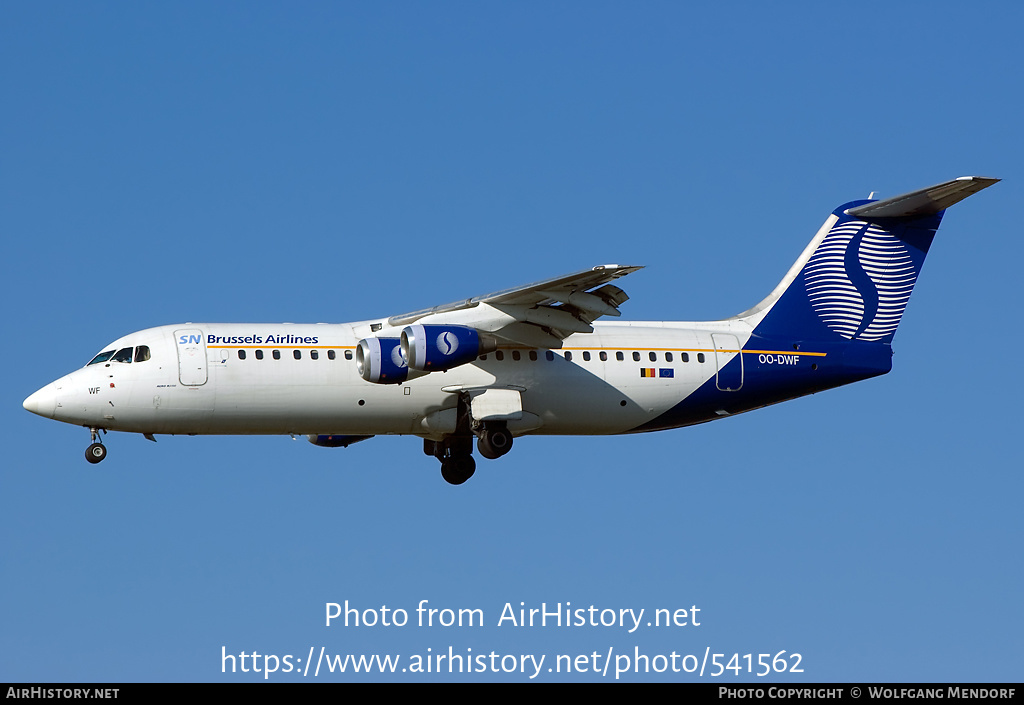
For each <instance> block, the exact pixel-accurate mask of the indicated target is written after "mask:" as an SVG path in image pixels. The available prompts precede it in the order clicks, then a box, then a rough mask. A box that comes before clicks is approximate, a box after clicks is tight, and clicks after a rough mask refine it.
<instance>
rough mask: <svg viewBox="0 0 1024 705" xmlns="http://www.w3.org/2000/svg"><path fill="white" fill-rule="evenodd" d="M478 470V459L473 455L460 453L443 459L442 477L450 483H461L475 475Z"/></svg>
mask: <svg viewBox="0 0 1024 705" xmlns="http://www.w3.org/2000/svg"><path fill="white" fill-rule="evenodd" d="M475 472H476V461H475V460H473V456H472V455H459V456H455V457H453V458H448V459H447V460H443V461H441V477H443V478H444V481H445V482H447V483H448V484H449V485H461V484H462V483H463V482H465V481H466V480H468V479H469V478H471V477H473V473H475Z"/></svg>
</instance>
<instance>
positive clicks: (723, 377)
mask: <svg viewBox="0 0 1024 705" xmlns="http://www.w3.org/2000/svg"><path fill="white" fill-rule="evenodd" d="M711 339H712V340H713V341H714V345H715V365H717V367H718V376H717V377H716V382H715V383H716V385H717V386H718V388H719V389H721V390H722V391H723V392H735V391H737V390H738V389H739V388H740V387H742V386H743V353H741V352H740V341H739V339H737V338H736V336H735V335H732V334H731V333H712V334H711Z"/></svg>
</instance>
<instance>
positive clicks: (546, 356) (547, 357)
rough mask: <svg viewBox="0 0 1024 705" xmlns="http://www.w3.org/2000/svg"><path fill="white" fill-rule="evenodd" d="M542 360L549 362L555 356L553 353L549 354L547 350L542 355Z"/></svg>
mask: <svg viewBox="0 0 1024 705" xmlns="http://www.w3.org/2000/svg"><path fill="white" fill-rule="evenodd" d="M544 358H545V359H546V360H548V361H549V362H550V361H551V360H554V359H555V354H554V353H553V352H551V351H550V350H547V351H545V353H544Z"/></svg>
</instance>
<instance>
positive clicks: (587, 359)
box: [583, 350, 590, 362]
mask: <svg viewBox="0 0 1024 705" xmlns="http://www.w3.org/2000/svg"><path fill="white" fill-rule="evenodd" d="M583 361H584V362H590V351H589V350H585V351H584V352H583Z"/></svg>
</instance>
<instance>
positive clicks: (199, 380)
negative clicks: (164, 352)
mask: <svg viewBox="0 0 1024 705" xmlns="http://www.w3.org/2000/svg"><path fill="white" fill-rule="evenodd" d="M174 340H175V342H176V343H177V345H176V347H177V348H178V379H179V380H180V381H181V383H182V384H184V385H185V386H187V387H198V386H200V385H203V384H206V341H205V339H204V338H203V331H201V330H199V329H198V328H185V329H182V330H176V331H174Z"/></svg>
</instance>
